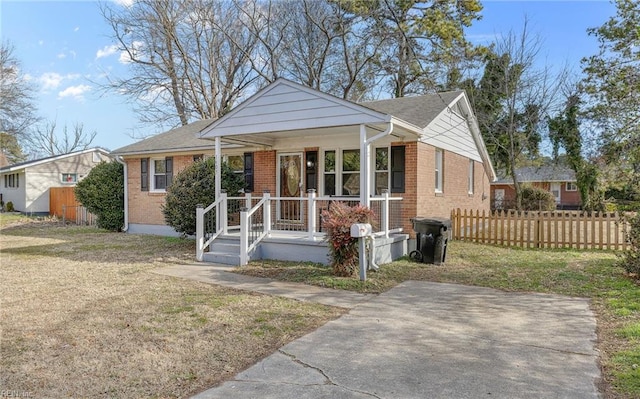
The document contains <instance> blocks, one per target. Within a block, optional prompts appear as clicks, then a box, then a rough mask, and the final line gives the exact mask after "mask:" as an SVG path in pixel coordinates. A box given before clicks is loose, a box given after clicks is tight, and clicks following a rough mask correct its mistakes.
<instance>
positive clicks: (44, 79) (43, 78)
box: [38, 72, 80, 91]
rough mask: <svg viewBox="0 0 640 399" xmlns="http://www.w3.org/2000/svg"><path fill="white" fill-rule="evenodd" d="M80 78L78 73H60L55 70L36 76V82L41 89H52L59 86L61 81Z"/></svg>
mask: <svg viewBox="0 0 640 399" xmlns="http://www.w3.org/2000/svg"><path fill="white" fill-rule="evenodd" d="M79 78H80V74H78V73H68V74H66V75H60V74H59V73H57V72H45V73H43V74H42V75H40V77H39V78H38V83H40V84H41V85H42V90H45V91H46V90H52V89H57V88H58V87H60V85H61V84H62V82H63V81H65V80H66V81H69V80H76V79H79Z"/></svg>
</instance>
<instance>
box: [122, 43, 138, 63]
mask: <svg viewBox="0 0 640 399" xmlns="http://www.w3.org/2000/svg"><path fill="white" fill-rule="evenodd" d="M143 46H144V43H143V42H141V41H137V40H136V41H134V42H133V43H131V47H130V48H131V53H132V55H133V56H134V57H136V56H138V52H139V50H140V49H141V48H142V47H143ZM118 61H120V63H121V64H128V63H130V62H131V56H130V55H129V53H128V52H126V51H121V52H120V58H119V59H118Z"/></svg>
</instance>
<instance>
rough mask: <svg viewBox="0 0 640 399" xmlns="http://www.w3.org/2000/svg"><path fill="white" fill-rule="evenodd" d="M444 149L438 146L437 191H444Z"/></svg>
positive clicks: (436, 165)
mask: <svg viewBox="0 0 640 399" xmlns="http://www.w3.org/2000/svg"><path fill="white" fill-rule="evenodd" d="M443 167H444V151H443V150H441V149H439V148H436V163H435V185H436V193H441V192H442V191H443V183H444V182H443V181H444V179H443V172H444V169H443Z"/></svg>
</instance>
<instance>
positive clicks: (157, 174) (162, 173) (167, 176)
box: [151, 157, 173, 191]
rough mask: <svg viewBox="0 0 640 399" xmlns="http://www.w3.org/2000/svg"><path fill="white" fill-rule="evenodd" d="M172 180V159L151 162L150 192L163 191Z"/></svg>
mask: <svg viewBox="0 0 640 399" xmlns="http://www.w3.org/2000/svg"><path fill="white" fill-rule="evenodd" d="M172 179H173V158H171V157H167V158H159V159H152V160H151V190H152V191H165V190H166V189H167V187H169V186H170V185H171V181H172Z"/></svg>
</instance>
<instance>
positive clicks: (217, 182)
mask: <svg viewBox="0 0 640 399" xmlns="http://www.w3.org/2000/svg"><path fill="white" fill-rule="evenodd" d="M215 143H216V176H215V187H216V199H218V198H220V193H221V192H222V176H221V175H222V149H221V145H220V137H216V140H215ZM232 194H233V193H232Z"/></svg>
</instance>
